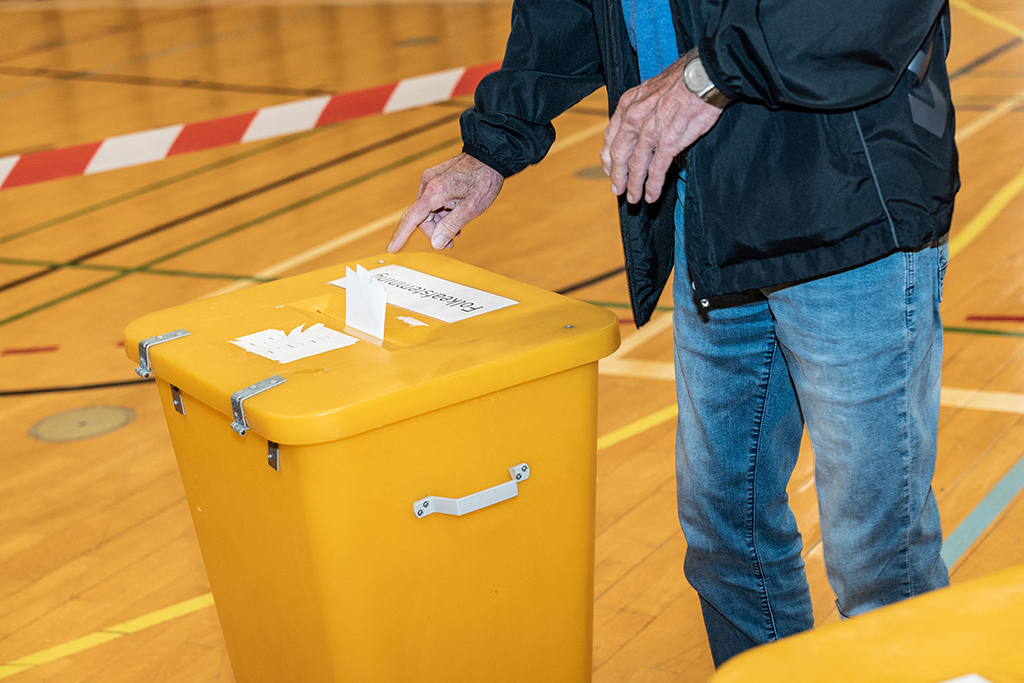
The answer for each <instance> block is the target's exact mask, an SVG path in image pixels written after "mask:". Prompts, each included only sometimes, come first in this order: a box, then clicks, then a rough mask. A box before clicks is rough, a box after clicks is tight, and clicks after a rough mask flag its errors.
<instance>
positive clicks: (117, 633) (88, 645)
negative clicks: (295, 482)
mask: <svg viewBox="0 0 1024 683" xmlns="http://www.w3.org/2000/svg"><path fill="white" fill-rule="evenodd" d="M666 317H670V316H666ZM633 336H636V335H633ZM675 416H676V406H675V405H672V406H669V407H667V408H663V409H661V410H659V411H657V412H655V413H653V414H651V415H648V416H646V417H642V418H640V419H639V420H637V421H635V422H633V423H631V424H628V425H625V426H624V427H620V428H618V429H615V430H613V431H611V432H609V433H608V434H605V435H604V436H602V437H600V438H599V439H598V440H597V450H599V451H600V450H604V449H605V448H610V447H611V446H614V445H615V444H617V443H620V442H622V441H625V440H626V439H629V438H631V437H633V436H636V435H638V434H641V433H643V432H645V431H647V430H649V429H651V428H653V427H656V426H658V425H660V424H663V423H665V422H668V421H670V420H674V419H675ZM213 604H214V602H213V594H212V593H206V594H204V595H200V596H197V597H195V598H190V599H189V600H184V601H182V602H179V603H177V604H176V605H171V606H170V607H165V608H163V609H159V610H156V611H155V612H150V613H149V614H146V615H143V616H141V617H138V618H135V619H131V620H129V621H125V622H122V623H120V624H117V625H115V626H111V627H109V628H104V629H100V630H99V631H94V632H93V633H90V634H87V635H85V636H82V637H80V638H76V639H74V640H71V641H68V642H66V643H63V644H61V645H56V646H54V647H51V648H47V649H45V650H40V651H39V652H36V653H34V654H31V655H27V656H25V657H21V658H19V659H16V660H14V661H12V662H8V663H7V664H2V665H0V679H4V678H8V677H10V676H14V675H16V674H19V673H21V672H23V671H27V670H29V669H33V668H35V667H37V666H41V665H43V664H47V663H49V662H53V661H56V660H58V659H63V658H65V657H70V656H71V655H74V654H77V653H79V652H83V651H85V650H89V649H92V648H94V647H97V646H99V645H103V644H104V643H108V642H110V641H112V640H116V639H118V638H121V637H123V636H126V635H130V634H132V633H138V632H139V631H142V630H144V629H147V628H150V627H152V626H158V625H159V624H163V623H165V622H168V621H171V620H172V619H177V618H178V617H183V616H186V615H189V614H192V613H193V612H197V611H199V610H201V609H205V608H206V607H210V606H212V605H213Z"/></svg>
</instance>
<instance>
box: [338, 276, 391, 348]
mask: <svg viewBox="0 0 1024 683" xmlns="http://www.w3.org/2000/svg"><path fill="white" fill-rule="evenodd" d="M345 282H346V283H347V284H348V286H347V287H346V288H345V326H346V327H351V328H352V329H354V330H359V331H360V332H365V333H366V334H368V335H370V336H371V337H374V338H376V339H383V338H384V313H385V311H387V307H388V290H387V289H385V287H384V285H382V284H380V283H379V282H377V281H376V280H374V279H373V277H371V276H370V271H368V270H366V268H363V267H362V266H360V265H358V264H357V265H356V270H355V272H353V271H352V269H351V268H346V269H345Z"/></svg>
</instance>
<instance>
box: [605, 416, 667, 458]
mask: <svg viewBox="0 0 1024 683" xmlns="http://www.w3.org/2000/svg"><path fill="white" fill-rule="evenodd" d="M676 411H677V409H676V406H675V404H672V405H670V406H668V407H667V408H662V409H661V410H659V411H657V412H655V413H651V414H650V415H648V416H646V417H642V418H640V419H639V420H637V421H636V422H631V423H630V424H628V425H626V426H624V427H619V428H618V429H616V430H615V431H612V432H608V433H607V434H605V435H604V436H602V437H600V438H598V440H597V450H599V451H601V450H604V449H605V448H611V447H612V446H614V445H615V444H617V443H622V442H623V441H625V440H626V439H630V438H632V437H634V436H636V435H638V434H643V433H644V432H646V431H647V430H649V429H653V428H654V427H657V426H658V425H661V424H664V423H666V422H669V421H670V420H675V419H676V414H677V412H676Z"/></svg>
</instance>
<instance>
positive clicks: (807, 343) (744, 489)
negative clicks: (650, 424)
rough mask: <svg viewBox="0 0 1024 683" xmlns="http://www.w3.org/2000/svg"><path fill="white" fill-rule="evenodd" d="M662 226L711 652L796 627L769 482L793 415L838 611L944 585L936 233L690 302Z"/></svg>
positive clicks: (788, 567) (802, 596)
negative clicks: (872, 256) (844, 264)
mask: <svg viewBox="0 0 1024 683" xmlns="http://www.w3.org/2000/svg"><path fill="white" fill-rule="evenodd" d="M679 225H681V221H680V222H679ZM679 237H680V239H679V240H678V241H677V242H678V244H677V247H676V264H675V273H676V275H675V284H674V295H675V349H676V351H675V356H676V359H675V360H676V381H677V392H678V400H679V426H678V436H677V447H676V474H677V485H678V498H679V519H680V522H681V524H682V527H683V532H684V534H685V536H686V541H687V551H686V559H685V562H684V569H685V573H686V577H687V580H688V581H689V582H690V584H691V585H692V586H693V588H694V589H695V590H696V591H697V593H698V595H699V596H700V600H701V607H702V608H703V614H704V623H705V627H706V629H707V633H708V639H709V641H710V644H711V653H712V656H713V658H714V660H715V665H716V666H718V665H719V664H721V663H722V662H724V661H725V660H726V659H728V658H729V657H732V656H733V655H735V654H738V653H739V652H741V651H743V650H745V649H748V648H750V647H753V646H755V645H758V644H761V643H765V642H768V641H771V640H775V639H778V638H782V637H784V636H787V635H791V634H794V633H798V632H800V631H803V630H806V629H809V628H811V626H812V625H813V617H812V614H811V600H810V594H809V591H808V586H807V578H806V574H805V571H804V563H803V559H802V557H801V550H802V543H801V538H800V533H799V532H798V531H797V527H796V520H795V518H794V516H793V512H792V510H791V509H790V507H789V499H788V496H787V494H786V483H787V482H788V481H789V478H790V476H791V475H792V472H793V468H794V466H795V464H796V460H797V453H798V451H799V449H800V439H801V435H802V431H803V426H804V422H805V421H806V424H807V430H808V433H809V435H810V438H811V443H812V445H813V448H814V459H815V460H814V462H815V475H814V476H815V485H816V487H817V492H818V508H819V510H818V511H819V516H820V521H821V536H822V544H823V551H824V558H825V566H826V569H827V573H828V579H829V582H830V583H831V585H832V589H833V590H834V592H835V594H836V596H837V600H836V606H837V608H838V610H839V612H840V614H841V615H843V616H854V615H857V614H861V613H863V612H866V611H868V610H871V609H874V608H876V607H881V606H882V605H886V604H889V603H892V602H896V601H898V600H902V599H904V598H908V597H911V596H913V595H917V594H919V593H923V592H926V591H929V590H932V589H935V588H939V587H941V586H945V585H947V584H948V583H949V576H948V573H947V571H946V566H945V564H944V563H943V561H942V559H941V558H940V557H939V551H940V550H941V545H942V533H941V530H940V528H939V513H938V508H937V507H936V503H935V497H934V494H933V493H932V489H931V480H932V474H933V471H934V466H935V451H936V433H937V430H938V415H939V391H940V385H939V375H940V371H941V362H942V324H941V321H940V320H939V300H940V297H941V290H942V277H943V275H944V271H945V263H946V254H947V247H946V245H945V244H944V243H943V244H932V245H928V246H926V247H924V248H921V249H918V250H915V251H903V252H898V253H896V254H893V255H891V256H889V257H886V258H883V259H880V260H878V261H874V262H872V263H869V264H867V265H864V266H861V267H858V268H854V269H852V270H849V271H845V272H841V273H838V274H835V275H831V276H828V277H822V278H818V279H814V280H810V281H806V282H801V283H798V284H792V285H787V286H780V287H772V288H766V289H763V290H760V291H756V292H749V293H747V294H746V295H743V296H737V297H734V298H733V299H732V300H730V301H718V302H716V301H712V302H711V305H710V307H708V308H705V307H703V306H702V305H701V304H700V302H696V301H694V298H693V292H692V290H691V283H690V280H689V277H688V274H687V273H688V271H687V268H686V258H685V254H684V253H683V248H682V239H681V237H682V236H681V235H679Z"/></svg>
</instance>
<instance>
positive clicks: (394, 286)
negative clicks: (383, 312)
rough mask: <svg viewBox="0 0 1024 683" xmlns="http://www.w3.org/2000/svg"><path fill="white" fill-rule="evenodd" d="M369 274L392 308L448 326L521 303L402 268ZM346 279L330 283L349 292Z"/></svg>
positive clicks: (392, 266) (393, 267) (385, 267)
mask: <svg viewBox="0 0 1024 683" xmlns="http://www.w3.org/2000/svg"><path fill="white" fill-rule="evenodd" d="M349 272H351V271H349ZM368 274H369V275H370V276H371V277H372V278H373V280H374V281H375V282H376V283H378V284H380V285H381V286H383V287H385V288H386V289H387V300H388V302H389V303H391V304H392V305H395V306H399V307H401V308H404V309H405V310H407V311H412V312H413V313H420V314H422V315H426V316H430V317H431V318H434V319H436V320H440V321H442V322H446V323H454V322H458V321H460V320H465V319H467V318H472V317H474V316H478V315H482V314H484V313H490V312H491V311H497V310H499V309H502V308H506V307H508V306H514V305H516V304H518V303H519V302H518V301H513V300H512V299H507V298H505V297H503V296H498V295H497V294H491V293H489V292H484V291H481V290H479V289H473V288H472V287H467V286H466V285H460V284H458V283H456V282H449V281H448V280H442V279H441V278H439V277H434V276H433V275H427V274H426V273H421V272H419V271H416V270H412V269H410V268H405V267H403V266H397V265H390V266H383V267H381V268H375V269H373V270H371V271H369V273H368ZM347 280H349V278H347V277H346V278H344V279H341V280H333V281H332V282H331V284H332V285H335V286H337V287H343V288H346V289H347V282H346V281H347ZM346 322H347V321H346Z"/></svg>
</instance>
